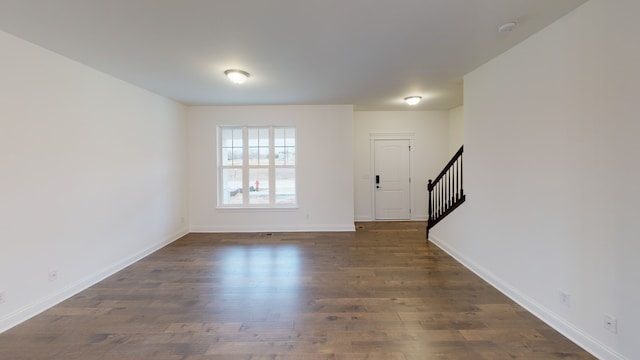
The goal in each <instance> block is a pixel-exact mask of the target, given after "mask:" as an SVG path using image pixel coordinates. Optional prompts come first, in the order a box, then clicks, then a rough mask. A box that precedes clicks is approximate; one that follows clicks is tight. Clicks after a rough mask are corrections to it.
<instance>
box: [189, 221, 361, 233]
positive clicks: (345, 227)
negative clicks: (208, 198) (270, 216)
mask: <svg viewBox="0 0 640 360" xmlns="http://www.w3.org/2000/svg"><path fill="white" fill-rule="evenodd" d="M189 230H190V232H204V233H243V232H244V233H252V232H353V231H356V227H355V224H353V223H349V224H309V225H306V224H291V225H277V226H269V225H264V224H261V225H256V226H252V225H250V224H243V225H239V226H217V225H216V226H211V225H193V226H191V228H190V229H189Z"/></svg>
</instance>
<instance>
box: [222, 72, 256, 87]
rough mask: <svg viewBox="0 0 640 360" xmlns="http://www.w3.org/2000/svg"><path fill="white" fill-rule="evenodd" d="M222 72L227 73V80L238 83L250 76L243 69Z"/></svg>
mask: <svg viewBox="0 0 640 360" xmlns="http://www.w3.org/2000/svg"><path fill="white" fill-rule="evenodd" d="M224 74H225V75H227V77H228V78H229V80H231V82H232V83H234V84H238V85H239V84H242V83H243V82H245V81H247V79H248V78H249V76H251V75H250V74H249V73H248V72H246V71H244V70H238V69H229V70H225V72H224Z"/></svg>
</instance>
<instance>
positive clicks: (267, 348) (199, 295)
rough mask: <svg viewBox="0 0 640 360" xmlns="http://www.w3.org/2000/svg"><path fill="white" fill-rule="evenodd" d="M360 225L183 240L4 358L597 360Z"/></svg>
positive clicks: (28, 325) (449, 269)
mask: <svg viewBox="0 0 640 360" xmlns="http://www.w3.org/2000/svg"><path fill="white" fill-rule="evenodd" d="M356 225H357V227H358V231H357V232H355V233H274V234H268V233H261V234H189V235H187V236H185V237H184V238H182V239H180V240H178V241H176V242H174V243H173V244H171V245H169V246H167V247H165V248H163V249H161V250H159V251H158V252H156V253H154V254H152V255H150V256H148V257H147V258H145V259H143V260H141V261H139V262H137V263H135V264H133V265H132V266H129V267H128V268H126V269H124V270H123V271H121V272H119V273H117V274H115V275H113V276H111V277H110V278H108V279H106V280H104V281H102V282H100V283H98V284H96V285H95V286H93V287H91V288H89V289H87V290H85V291H83V292H81V293H79V294H77V295H76V296H74V297H72V298H70V299H68V300H66V301H64V302H62V303H61V304H59V305H57V306H55V307H53V308H51V309H49V310H47V311H46V312H44V313H42V314H40V315H38V316H36V317H34V318H32V319H31V320H28V321H26V322H24V323H23V324H20V325H19V326H17V327H15V328H13V329H10V330H8V331H6V332H5V333H3V334H0V359H12V360H14V359H15V360H18V359H30V360H31V359H83V360H91V359H121V360H129V359H131V360H132V359H159V360H165V359H166V360H177V359H188V360H196V359H210V360H213V359H225V360H241V359H242V360H249V359H251V360H261V359H308V360H320V359H340V360H343V359H345V360H346V359H349V360H359V359H373V360H375V359H381V360H382V359H383V360H396V359H398V360H399V359H402V360H418V359H421V360H422V359H465V360H468V359H486V360H488V359H497V360H501V359H593V357H592V356H591V355H589V354H588V353H586V352H585V351H583V350H582V349H580V348H579V347H578V346H576V345H575V344H573V343H572V342H570V341H569V340H567V339H566V338H564V337H563V336H561V335H560V334H559V333H557V332H556V331H554V330H553V329H551V328H549V327H548V326H546V325H545V324H544V323H542V322H541V321H540V320H538V319H536V318H535V317H534V316H532V315H531V314H529V313H528V312H527V311H525V310H524V309H522V308H521V307H520V306H518V305H516V304H515V303H513V302H512V301H510V300H509V299H508V298H506V297H505V296H503V295H502V294H501V293H499V292H498V291H496V290H495V289H493V288H492V287H491V286H489V285H488V284H487V283H485V282H484V281H482V280H481V279H480V278H478V277H477V276H475V275H474V274H473V273H471V272H470V271H468V270H466V269H465V268H464V267H462V266H461V265H460V264H458V263H457V262H456V261H455V260H453V259H452V258H451V257H449V256H448V255H446V254H445V253H444V252H443V251H441V250H440V249H438V248H437V247H436V246H434V245H432V244H431V245H427V244H425V240H424V231H425V229H424V227H425V224H424V223H422V222H411V223H408V222H404V223H395V222H394V223H359V224H356Z"/></svg>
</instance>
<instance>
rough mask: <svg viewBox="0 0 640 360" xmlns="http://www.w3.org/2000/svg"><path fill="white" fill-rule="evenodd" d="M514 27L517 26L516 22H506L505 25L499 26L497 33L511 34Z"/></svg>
mask: <svg viewBox="0 0 640 360" xmlns="http://www.w3.org/2000/svg"><path fill="white" fill-rule="evenodd" d="M516 26H518V23H517V22H515V21H509V22H506V23H504V24H502V25H500V27H498V32H500V33H506V32H511V31H513V29H515V28H516Z"/></svg>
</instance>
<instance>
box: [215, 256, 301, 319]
mask: <svg viewBox="0 0 640 360" xmlns="http://www.w3.org/2000/svg"><path fill="white" fill-rule="evenodd" d="M217 263H218V264H219V265H218V266H217V267H216V269H215V270H214V271H213V274H214V276H215V277H216V278H217V279H216V280H217V281H216V282H217V283H218V286H217V288H216V290H215V291H216V294H214V296H215V297H216V298H217V299H219V300H222V301H223V303H225V304H226V306H227V307H229V306H231V307H236V306H243V307H245V308H246V310H247V312H255V313H262V314H263V315H264V314H265V312H266V313H273V312H275V311H278V312H282V311H296V309H297V306H296V303H297V299H298V297H299V293H300V286H301V284H300V281H301V279H300V272H301V264H302V263H301V259H300V249H299V248H298V247H296V246H292V245H268V246H267V245H255V246H229V247H227V248H224V249H220V251H219V252H218V253H217Z"/></svg>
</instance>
